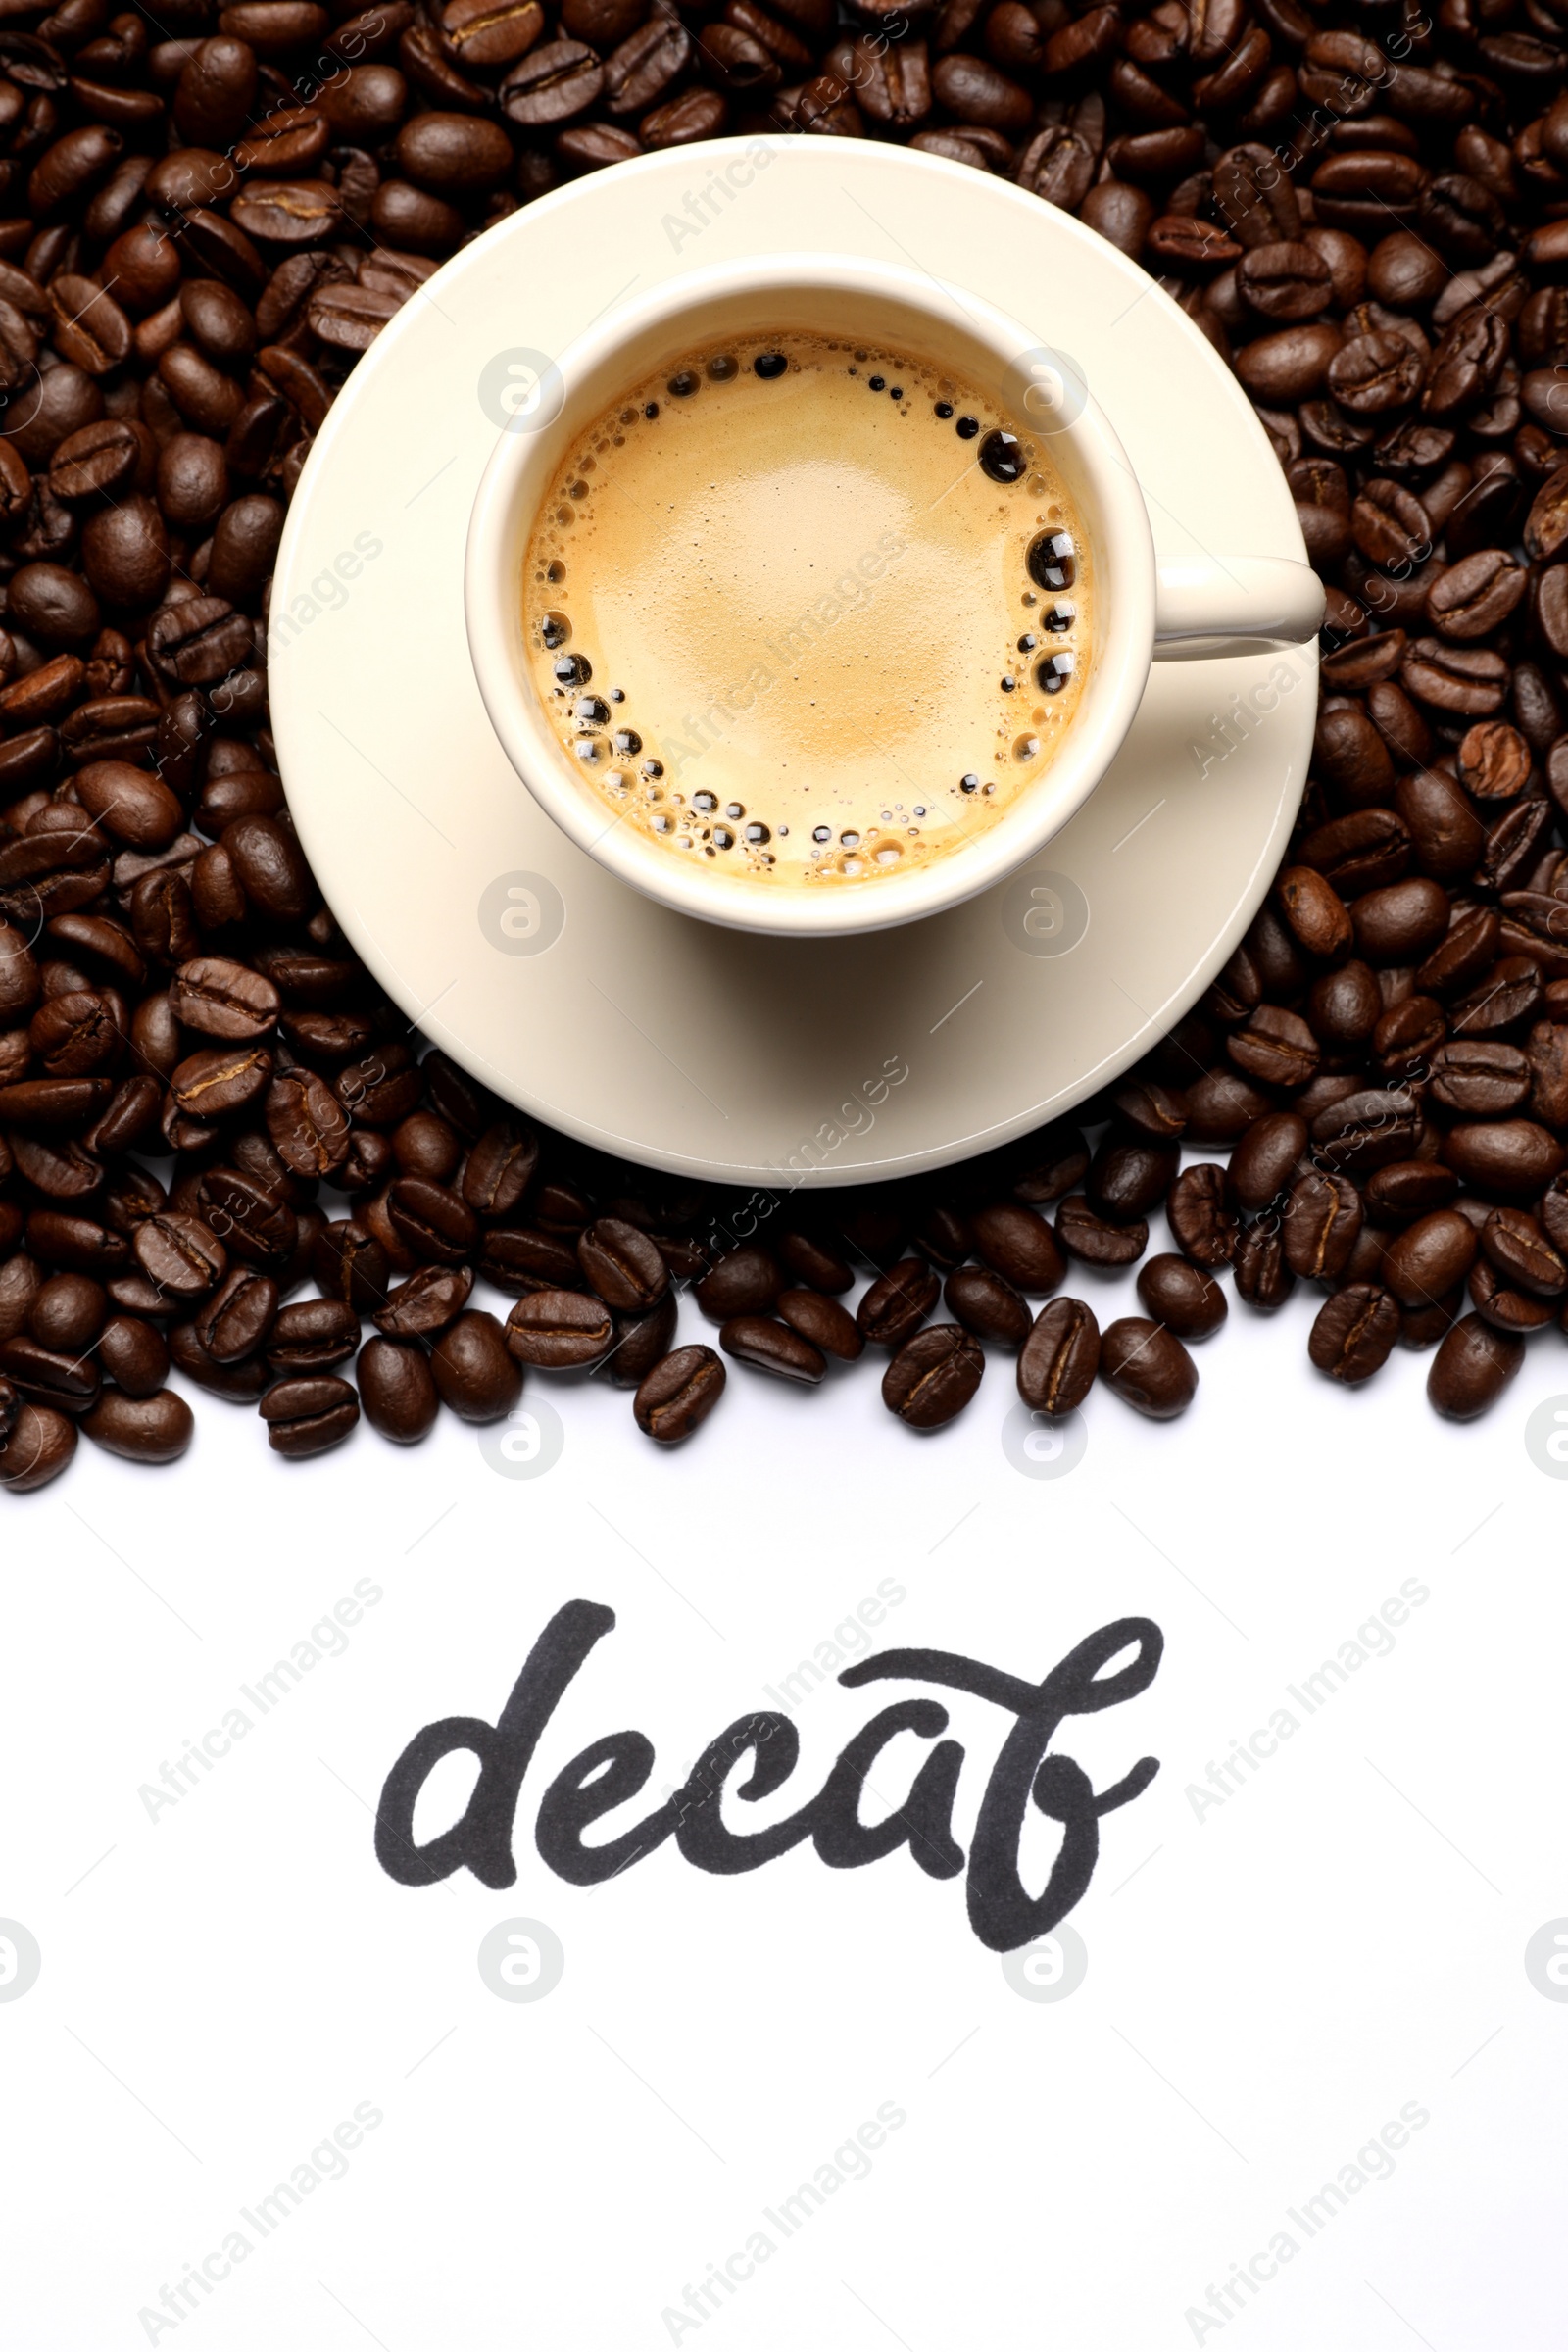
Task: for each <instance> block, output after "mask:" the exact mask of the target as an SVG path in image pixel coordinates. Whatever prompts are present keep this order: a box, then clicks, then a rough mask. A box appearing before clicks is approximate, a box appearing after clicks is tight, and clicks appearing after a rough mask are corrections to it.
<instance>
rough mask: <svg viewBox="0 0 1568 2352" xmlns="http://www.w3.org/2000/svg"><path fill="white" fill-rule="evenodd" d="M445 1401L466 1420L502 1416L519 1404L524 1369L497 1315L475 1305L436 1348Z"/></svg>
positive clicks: (435, 1366)
mask: <svg viewBox="0 0 1568 2352" xmlns="http://www.w3.org/2000/svg"><path fill="white" fill-rule="evenodd" d="M430 1370H431V1374H432V1376H433V1377H434V1380H435V1385H436V1389H437V1391H438V1393H439V1395H440V1397H441V1401H442V1403H443V1404H444V1405H446V1406H448V1407H449V1408H450V1410H451V1411H453V1412H455V1413H456V1414H457V1415H458V1418H459V1419H460V1420H462V1421H499V1420H501V1419H502V1418H503V1417H504V1416H505V1415H506V1414H507V1413H509V1412H510V1411H511V1410H512V1407H513V1406H514V1405H515V1403H516V1401H517V1398H518V1397H519V1395H520V1394H521V1390H522V1374H521V1371H520V1370H519V1368H518V1366H517V1365H516V1364H515V1362H514V1361H513V1359H512V1357H511V1355H509V1353H508V1352H507V1343H506V1337H505V1334H504V1332H503V1331H502V1327H501V1325H500V1324H499V1323H498V1322H497V1321H496V1319H495V1317H494V1315H487V1314H483V1313H480V1312H477V1311H475V1310H473V1309H471V1308H470V1309H469V1310H468V1311H467V1312H466V1314H462V1315H459V1316H458V1318H457V1320H456V1321H455V1322H453V1323H449V1324H448V1325H447V1328H446V1329H445V1331H443V1332H442V1334H441V1336H440V1338H439V1339H438V1340H437V1341H436V1342H435V1345H434V1347H433V1348H431V1350H430Z"/></svg>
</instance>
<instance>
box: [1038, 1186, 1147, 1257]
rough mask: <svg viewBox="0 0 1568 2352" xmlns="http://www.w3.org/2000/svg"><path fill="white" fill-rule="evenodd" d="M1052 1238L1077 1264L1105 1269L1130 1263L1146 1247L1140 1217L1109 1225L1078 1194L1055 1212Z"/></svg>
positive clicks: (1071, 1195) (1145, 1236)
mask: <svg viewBox="0 0 1568 2352" xmlns="http://www.w3.org/2000/svg"><path fill="white" fill-rule="evenodd" d="M1056 1240H1057V1241H1058V1243H1059V1244H1060V1245H1061V1248H1062V1249H1063V1250H1065V1251H1066V1253H1067V1255H1068V1256H1069V1257H1072V1258H1076V1259H1077V1260H1078V1262H1079V1264H1080V1265H1086V1266H1099V1267H1102V1268H1103V1269H1107V1270H1108V1269H1110V1268H1112V1267H1116V1266H1130V1265H1133V1264H1135V1263H1136V1261H1137V1260H1138V1259H1139V1258H1141V1257H1142V1256H1143V1254H1144V1251H1145V1250H1147V1249H1148V1248H1149V1225H1148V1221H1147V1220H1146V1219H1145V1218H1143V1217H1137V1218H1134V1219H1132V1220H1130V1221H1129V1222H1128V1223H1127V1224H1125V1225H1117V1224H1112V1223H1111V1221H1110V1220H1109V1219H1108V1218H1106V1217H1102V1216H1100V1215H1099V1214H1098V1213H1097V1212H1096V1211H1095V1210H1094V1209H1092V1208H1091V1207H1090V1205H1089V1202H1088V1201H1086V1200H1085V1199H1084V1197H1083V1195H1082V1194H1081V1193H1074V1194H1069V1196H1068V1198H1067V1199H1066V1200H1065V1201H1063V1202H1062V1204H1061V1206H1060V1208H1059V1209H1058V1210H1057V1211H1056ZM1063 1272H1065V1268H1063Z"/></svg>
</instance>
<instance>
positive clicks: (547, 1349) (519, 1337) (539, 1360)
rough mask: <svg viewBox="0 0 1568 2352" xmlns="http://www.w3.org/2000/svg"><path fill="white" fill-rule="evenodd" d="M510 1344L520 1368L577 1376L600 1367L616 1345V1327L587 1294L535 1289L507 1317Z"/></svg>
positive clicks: (607, 1312)
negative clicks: (526, 1366)
mask: <svg viewBox="0 0 1568 2352" xmlns="http://www.w3.org/2000/svg"><path fill="white" fill-rule="evenodd" d="M506 1330H507V1346H508V1348H510V1350H511V1352H512V1353H513V1354H514V1355H515V1357H516V1359H517V1361H518V1363H519V1364H534V1365H537V1366H538V1367H539V1368H540V1369H541V1370H543V1371H550V1372H574V1371H578V1370H580V1369H581V1368H583V1367H584V1366H586V1365H589V1364H597V1363H598V1362H599V1361H600V1359H601V1358H602V1357H603V1356H606V1355H608V1354H609V1352H610V1350H611V1348H612V1347H613V1344H614V1338H615V1323H614V1317H613V1315H612V1313H611V1311H610V1308H609V1307H608V1306H607V1305H605V1303H604V1302H603V1300H601V1299H592V1298H590V1297H589V1296H588V1294H587V1292H586V1291H531V1292H530V1293H529V1295H528V1297H527V1298H526V1299H518V1301H517V1303H516V1305H515V1307H514V1308H513V1310H512V1312H511V1314H510V1315H509V1316H508V1317H507V1326H506Z"/></svg>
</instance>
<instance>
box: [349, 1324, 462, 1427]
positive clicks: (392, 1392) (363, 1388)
mask: <svg viewBox="0 0 1568 2352" xmlns="http://www.w3.org/2000/svg"><path fill="white" fill-rule="evenodd" d="M355 1368H356V1370H357V1372H358V1374H359V1391H360V1404H361V1407H362V1409H363V1411H364V1413H365V1418H366V1419H367V1421H368V1423H369V1424H370V1427H371V1428H372V1429H373V1430H377V1431H379V1433H380V1435H381V1436H382V1437H383V1438H390V1439H391V1441H392V1443H393V1444H394V1445H395V1446H417V1444H418V1442H419V1440H420V1439H421V1438H426V1437H428V1436H429V1434H430V1432H431V1430H432V1429H433V1428H434V1427H435V1424H436V1419H437V1416H438V1415H439V1413H440V1410H441V1399H440V1397H439V1396H438V1395H437V1393H436V1385H435V1380H434V1376H433V1375H432V1373H431V1370H430V1361H429V1358H428V1357H427V1356H426V1354H425V1352H424V1349H423V1348H419V1347H415V1346H411V1345H410V1344H409V1342H407V1341H403V1340H387V1339H375V1340H368V1341H367V1342H366V1345H365V1347H364V1348H362V1349H361V1351H360V1360H359V1363H358V1365H357V1366H356V1367H355Z"/></svg>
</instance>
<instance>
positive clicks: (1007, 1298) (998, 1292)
mask: <svg viewBox="0 0 1568 2352" xmlns="http://www.w3.org/2000/svg"><path fill="white" fill-rule="evenodd" d="M942 1299H943V1304H944V1305H945V1306H946V1307H947V1310H948V1312H949V1314H950V1315H953V1316H954V1317H955V1318H956V1320H957V1321H958V1322H959V1323H961V1324H962V1325H963V1328H964V1330H965V1331H972V1332H973V1333H974V1335H975V1337H976V1339H980V1340H992V1341H994V1342H995V1343H996V1345H997V1346H998V1347H999V1348H1021V1347H1022V1346H1023V1343H1024V1341H1025V1340H1026V1339H1027V1338H1028V1336H1029V1328H1030V1322H1029V1309H1028V1307H1027V1306H1026V1305H1025V1304H1024V1302H1023V1299H1022V1298H1021V1297H1020V1296H1019V1294H1018V1292H1017V1291H1015V1290H1014V1288H1013V1286H1012V1284H1011V1283H1010V1282H1007V1281H1005V1279H1004V1277H1003V1276H1002V1275H1000V1274H998V1273H995V1272H993V1271H992V1270H991V1269H990V1268H989V1267H984V1266H960V1267H958V1268H956V1270H955V1271H954V1272H953V1273H952V1274H950V1275H949V1276H948V1279H947V1282H946V1283H945V1285H944V1286H943V1292H942Z"/></svg>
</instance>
